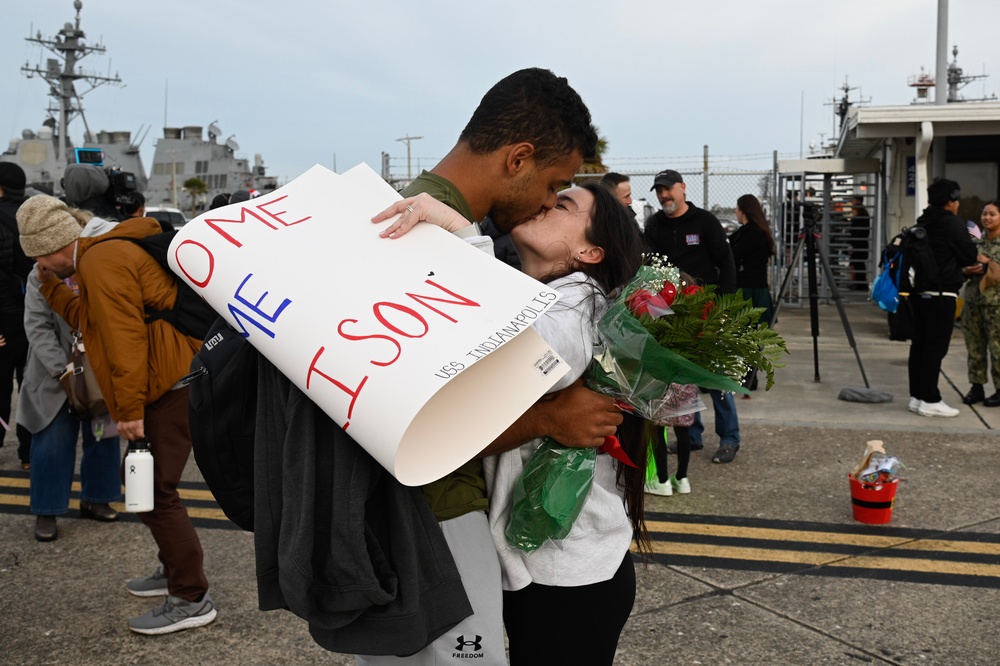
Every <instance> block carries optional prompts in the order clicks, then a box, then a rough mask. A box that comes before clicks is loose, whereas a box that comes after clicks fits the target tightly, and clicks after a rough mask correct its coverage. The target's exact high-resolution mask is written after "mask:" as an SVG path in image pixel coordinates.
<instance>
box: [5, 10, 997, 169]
mask: <svg viewBox="0 0 1000 666" xmlns="http://www.w3.org/2000/svg"><path fill="white" fill-rule="evenodd" d="M937 4H938V3H937V0H832V1H831V0H823V1H820V0H804V1H800V2H791V1H790V0H785V1H779V0H750V1H748V0H692V1H689V2H675V1H673V0H645V1H640V0H617V1H616V2H608V1H607V0H605V1H603V2H593V1H591V0H578V1H577V2H573V3H565V2H563V3H555V2H546V0H532V1H531V2H528V1H525V0H507V1H506V2H503V3H495V2H471V1H469V0H444V1H440V0H427V1H425V2H413V1H412V0H411V1H409V2H400V1H399V0H374V1H369V2H357V1H352V2H317V1H315V0H284V1H283V2H274V3H255V2H246V1H242V0H241V1H236V0H212V1H211V2H205V1H204V0H164V1H161V2H149V1H148V0H141V1H133V2H121V1H120V0H83V9H82V12H81V25H82V28H83V29H84V31H85V32H86V35H87V40H88V43H89V44H91V45H94V44H97V43H103V45H104V46H105V47H106V48H107V53H106V54H104V55H102V54H96V53H95V54H93V55H90V56H88V57H87V58H86V59H84V60H83V62H82V66H83V68H84V69H85V70H86V71H96V72H99V73H102V74H107V73H109V72H110V73H112V74H114V73H118V74H119V75H120V76H121V78H122V80H123V82H124V83H125V85H124V86H123V87H111V86H102V87H100V88H97V89H95V90H93V91H92V92H91V93H90V94H88V95H87V96H86V97H84V106H85V109H86V115H87V120H88V122H89V124H90V128H91V130H94V131H97V130H129V131H131V132H132V133H133V138H136V137H137V136H138V135H139V133H140V130H141V129H142V128H150V129H149V133H148V134H147V135H146V138H145V140H144V141H143V143H142V154H143V159H144V162H145V164H146V169H147V171H148V170H150V168H151V164H152V158H153V150H154V145H155V142H156V140H157V139H158V138H160V137H161V136H162V128H163V127H164V125H165V124H166V126H171V127H181V126H186V125H200V126H202V127H205V128H207V127H208V125H209V123H211V122H213V121H217V122H218V124H219V126H220V127H221V129H222V132H223V138H228V137H229V136H230V135H234V137H235V139H236V141H237V142H238V143H239V145H240V149H241V150H240V152H241V153H242V154H245V155H246V156H247V157H249V158H250V159H251V160H252V159H253V156H254V154H255V153H260V154H262V155H263V157H264V160H265V163H266V164H267V167H268V172H269V173H270V174H272V175H275V176H277V177H278V178H279V180H280V182H282V183H283V182H286V181H287V180H290V179H292V178H294V177H296V176H297V175H299V174H301V173H302V172H303V171H305V170H306V169H308V168H309V167H311V166H312V165H313V164H316V163H320V164H324V165H326V166H328V167H336V169H337V170H338V171H345V170H346V169H348V168H350V167H352V166H354V165H355V164H358V163H360V162H367V163H368V164H370V165H371V166H372V167H373V168H374V169H376V170H378V169H379V161H380V155H381V153H382V152H383V151H385V152H387V153H389V154H390V155H391V156H392V157H393V158H394V161H393V164H394V167H395V170H396V171H397V172H398V173H401V174H402V173H404V172H405V170H406V159H405V158H406V146H405V144H404V143H402V142H399V141H397V139H399V138H401V137H404V136H407V135H409V136H419V137H423V138H421V139H419V140H415V141H413V142H412V156H413V169H414V171H416V169H417V168H418V167H430V166H433V164H434V162H435V161H436V160H437V159H438V158H440V157H441V156H443V155H444V154H445V153H446V152H447V151H448V150H449V149H450V148H451V147H452V146H453V145H454V143H455V140H456V139H457V137H458V134H459V132H460V131H461V129H462V128H463V127H464V125H465V123H466V122H467V121H468V119H469V117H470V115H471V114H472V111H473V110H474V109H475V107H476V105H477V104H478V102H479V99H480V98H481V97H482V95H483V93H485V92H486V90H487V89H489V87H490V86H491V85H493V84H494V83H495V82H496V81H498V80H499V79H501V78H503V77H504V76H506V75H507V74H509V73H511V72H513V71H515V70H518V69H521V68H523V67H534V66H537V67H545V68H548V69H551V70H553V71H554V72H556V73H557V74H559V75H560V76H565V77H567V78H568V79H569V81H570V83H571V85H573V87H574V88H576V90H577V91H578V92H579V93H580V94H581V96H582V97H583V99H584V101H585V102H586V103H587V104H588V106H589V107H590V110H591V112H592V114H593V117H594V122H595V124H596V125H597V126H598V127H599V129H600V133H601V135H602V136H604V137H606V138H607V140H608V143H609V150H608V154H607V160H606V162H607V163H608V164H609V165H610V166H611V167H612V168H616V169H617V170H620V171H626V172H629V171H632V172H637V171H642V170H646V171H649V170H653V171H655V170H658V169H661V168H666V167H674V168H691V167H694V166H696V165H697V164H700V162H701V154H702V146H703V145H705V144H708V145H709V150H710V152H711V154H712V155H713V156H718V157H720V158H721V157H722V156H727V157H730V158H733V157H735V158H736V159H732V160H730V161H728V162H725V163H718V164H717V166H720V167H721V166H731V167H735V168H754V167H758V166H760V164H761V159H760V158H762V157H763V162H764V163H765V164H766V163H769V161H770V158H769V156H770V154H771V152H772V151H774V150H777V151H779V153H780V154H781V155H782V156H788V157H797V156H798V154H799V151H800V148H801V147H803V146H804V150H805V151H806V152H807V153H808V150H809V148H808V146H809V143H810V141H811V140H816V141H819V140H820V134H821V133H822V134H823V135H825V137H826V138H829V137H830V134H831V132H832V129H833V108H832V106H831V105H830V104H829V102H831V101H832V99H833V98H834V97H835V96H836V95H838V94H839V92H838V88H839V87H840V86H841V85H843V83H844V81H845V78H847V79H848V81H849V82H850V85H851V86H857V87H858V88H859V90H855V91H853V92H852V95H853V96H854V97H855V98H863V99H865V100H870V103H871V104H873V105H889V104H908V103H910V102H911V101H912V100H913V98H914V96H915V95H914V91H913V89H911V88H909V87H907V78H908V77H909V76H911V75H916V74H919V73H920V71H921V70H920V68H921V66H923V67H924V68H925V70H926V71H927V72H928V73H933V72H934V66H935V44H936V42H935V40H936V29H937ZM949 7H950V11H949V33H948V43H949V45H953V44H957V45H958V46H959V49H960V51H959V56H958V59H959V64H960V65H961V66H962V67H963V68H964V70H965V73H966V74H982V73H983V72H984V70H985V72H986V73H987V74H990V76H989V78H987V79H985V80H983V81H976V82H973V83H971V84H969V85H968V86H967V87H966V88H964V89H963V91H962V92H963V94H964V96H965V97H967V98H972V97H980V96H983V95H988V94H998V95H1000V2H997V0H951V1H950V3H949ZM263 8H266V9H263ZM74 18H75V10H74V8H73V2H72V0H31V1H30V2H15V1H14V0H4V10H3V20H2V22H0V49H2V53H3V58H2V59H0V87H2V90H3V92H2V93H0V99H2V100H3V102H2V103H0V139H3V140H4V145H6V140H9V139H11V138H14V137H17V136H19V135H20V133H21V130H23V129H25V128H30V129H34V130H37V129H38V128H39V127H40V126H41V123H42V121H43V120H44V119H45V113H44V110H45V107H46V105H47V99H46V95H47V93H48V88H47V86H46V85H45V83H44V82H43V81H42V80H40V79H38V78H35V79H27V78H25V77H24V76H23V75H22V74H21V72H20V67H21V66H22V65H24V64H25V63H26V62H27V63H29V64H31V65H32V66H34V65H38V64H42V65H43V66H44V62H45V58H47V57H49V56H48V52H43V51H42V50H41V49H40V48H39V47H38V46H35V45H31V44H29V43H28V42H26V41H25V39H24V38H25V37H27V36H28V35H29V34H34V33H36V32H38V31H41V33H42V35H43V37H46V38H50V37H53V36H55V34H56V33H57V32H58V30H59V29H60V28H61V27H62V26H63V24H64V23H66V22H68V21H73V20H74ZM949 48H950V46H949ZM950 60H951V54H950V53H949V61H950ZM85 88H86V86H85V85H81V86H80V88H79V90H83V89H85ZM4 134H5V135H6V136H3V135H4ZM70 136H71V137H72V138H73V139H74V141H77V142H79V141H80V140H81V139H82V137H83V125H82V123H81V122H80V121H79V120H77V121H76V122H75V123H74V124H73V125H71V127H70Z"/></svg>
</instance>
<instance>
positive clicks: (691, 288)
mask: <svg viewBox="0 0 1000 666" xmlns="http://www.w3.org/2000/svg"><path fill="white" fill-rule="evenodd" d="M699 291H701V285H697V284H689V285H688V286H686V287H684V288H683V289H681V293H682V294H684V295H685V296H693V295H694V294H697V293H698V292H699Z"/></svg>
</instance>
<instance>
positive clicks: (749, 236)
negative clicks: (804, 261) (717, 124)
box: [729, 194, 775, 390]
mask: <svg viewBox="0 0 1000 666" xmlns="http://www.w3.org/2000/svg"><path fill="white" fill-rule="evenodd" d="M736 220H737V221H738V222H739V223H740V228H739V229H737V230H736V231H735V232H733V235H732V236H730V237H729V245H730V247H731V248H732V250H733V261H735V262H736V287H737V289H741V290H742V291H743V297H744V298H749V299H750V301H751V302H752V303H753V305H754V307H757V308H764V314H762V315H761V317H760V321H762V322H767V323H770V322H771V315H772V313H773V311H774V303H773V301H772V300H771V290H770V288H769V287H768V284H767V265H768V263H769V262H770V261H771V257H773V256H774V254H775V247H774V234H773V233H771V226H770V225H769V224H768V223H767V217H766V216H765V215H764V208H763V207H762V206H761V205H760V200H759V199H757V197H755V196H754V195H752V194H744V195H743V196H741V197H740V198H739V199H737V200H736ZM744 384H745V385H746V386H747V388H749V389H751V390H753V389H756V388H757V372H756V370H751V371H750V372H749V373H748V374H747V377H746V380H745V381H744Z"/></svg>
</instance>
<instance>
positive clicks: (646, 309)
mask: <svg viewBox="0 0 1000 666" xmlns="http://www.w3.org/2000/svg"><path fill="white" fill-rule="evenodd" d="M625 305H626V306H627V307H628V309H629V311H630V312H631V313H632V314H634V315H635V316H636V317H638V316H639V315H644V314H645V315H649V316H650V317H653V318H654V319H655V318H657V317H661V316H663V315H664V314H666V313H667V312H669V311H670V305H669V304H668V303H667V301H666V300H665V299H664V298H663V297H662V296H660V295H659V294H652V293H650V292H649V290H648V289H639V290H637V291H636V292H635V293H634V294H632V295H631V296H629V297H628V298H626V299H625Z"/></svg>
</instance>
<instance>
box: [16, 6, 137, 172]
mask: <svg viewBox="0 0 1000 666" xmlns="http://www.w3.org/2000/svg"><path fill="white" fill-rule="evenodd" d="M73 7H75V8H76V25H75V26H74V25H73V24H72V23H66V24H65V25H64V26H63V29H62V30H60V31H59V34H58V35H56V36H55V37H53V38H51V39H43V38H42V33H41V31H38V32H37V33H36V35H35V36H34V37H26V38H25V41H28V42H31V43H33V44H38V45H39V46H42V47H44V48H46V49H48V50H49V51H51V52H52V53H53V54H54V55H55V56H56V58H58V59H59V60H57V59H56V58H49V59H48V60H47V62H46V66H45V69H42V67H41V66H40V65H36V66H31V65H29V64H28V63H25V64H24V67H22V68H21V72H23V73H24V75H25V76H26V77H28V78H29V79H30V78H32V77H34V75H36V74H37V75H39V76H40V77H42V78H43V79H45V81H46V82H47V83H48V84H49V95H50V96H51V97H53V98H55V100H56V101H57V102H58V106H55V105H54V104H52V103H50V104H49V108H48V112H49V114H50V120H49V121H47V123H51V122H53V121H52V119H51V114H58V115H57V119H56V120H55V121H54V122H56V123H57V124H56V127H55V128H54V131H55V133H56V137H57V142H56V146H57V148H56V151H57V164H58V165H59V166H58V168H59V169H65V167H66V162H67V156H66V149H67V141H68V135H69V130H68V128H69V123H70V122H71V121H72V120H73V119H74V118H75V117H76V116H80V117H81V118H83V124H84V128H85V130H86V132H87V135H88V136H89V135H90V128H89V127H87V119H86V117H85V116H84V115H83V105H82V103H81V99H82V98H83V96H84V95H86V94H87V93H89V92H90V91H91V90H93V89H94V88H97V87H98V86H101V85H103V84H105V83H113V84H115V85H120V84H121V82H122V80H121V78H119V76H118V74H117V73H116V74H115V75H114V76H113V77H112V76H101V75H99V74H93V73H85V72H83V70H81V69H78V67H77V63H79V62H80V60H82V59H83V58H85V57H86V56H88V55H90V54H91V53H104V51H105V49H104V46H103V45H102V44H96V45H94V46H88V45H87V44H85V43H84V38H85V35H84V33H83V30H81V29H80V10H81V9H82V8H83V2H81V0H75V2H74V3H73ZM60 60H61V61H62V67H61V68H60V66H59V65H60V62H59V61H60ZM80 80H83V81H86V82H87V83H88V84H89V85H90V87H89V88H88V89H87V90H85V91H83V92H82V93H78V92H77V91H76V85H75V84H76V82H77V81H80Z"/></svg>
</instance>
